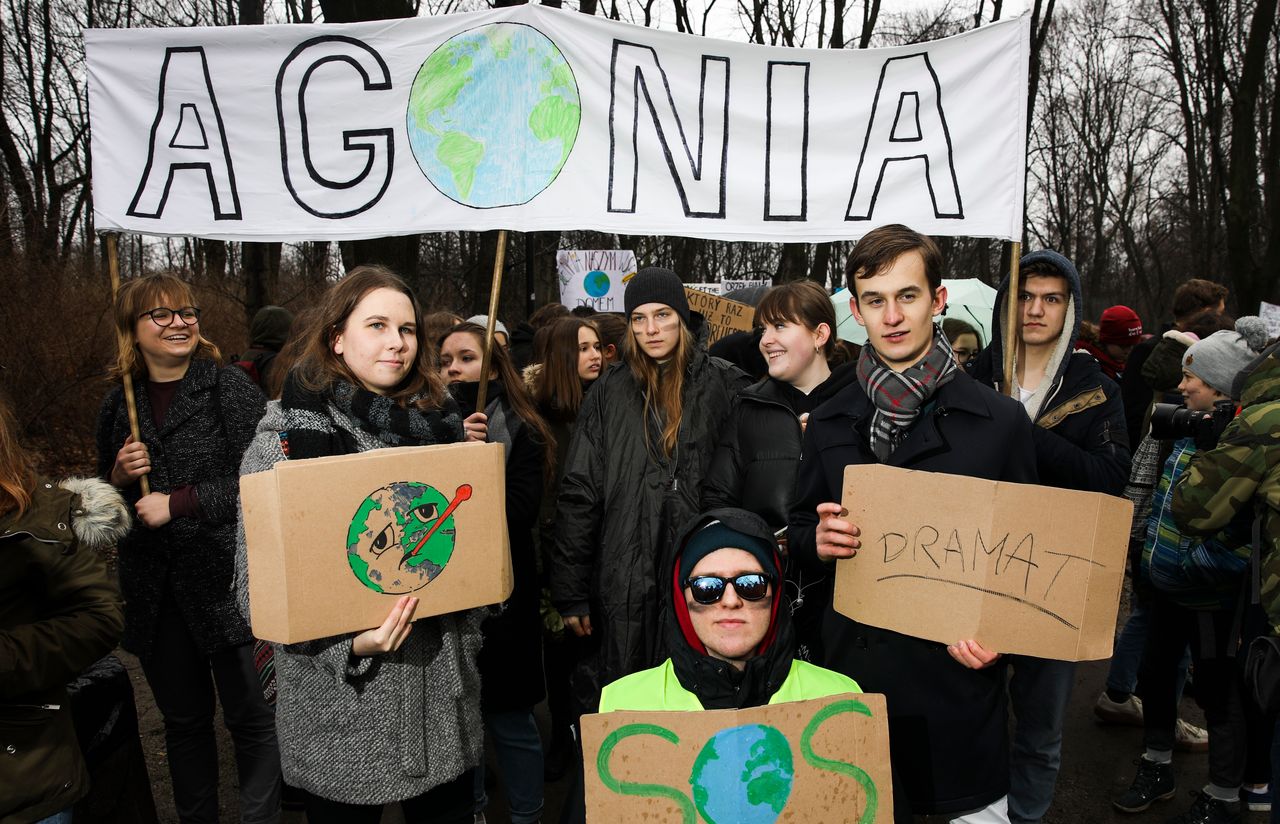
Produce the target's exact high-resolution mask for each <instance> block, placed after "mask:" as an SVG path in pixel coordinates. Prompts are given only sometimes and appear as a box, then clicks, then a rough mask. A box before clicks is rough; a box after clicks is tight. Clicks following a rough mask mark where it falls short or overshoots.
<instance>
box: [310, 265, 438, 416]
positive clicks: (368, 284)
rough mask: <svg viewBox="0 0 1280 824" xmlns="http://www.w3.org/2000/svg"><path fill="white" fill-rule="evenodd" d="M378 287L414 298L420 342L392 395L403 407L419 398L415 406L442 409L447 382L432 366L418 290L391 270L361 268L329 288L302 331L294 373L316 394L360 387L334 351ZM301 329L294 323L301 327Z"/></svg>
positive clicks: (416, 325)
mask: <svg viewBox="0 0 1280 824" xmlns="http://www.w3.org/2000/svg"><path fill="white" fill-rule="evenodd" d="M375 289H390V290H392V291H394V292H399V293H400V294H402V295H404V296H405V297H407V298H408V299H409V303H410V305H412V306H413V321H414V329H415V332H416V334H415V337H416V338H417V339H418V352H417V354H416V355H415V356H414V358H413V365H412V367H411V368H410V369H409V374H408V375H406V376H405V379H404V380H403V381H401V383H400V385H399V386H397V387H396V388H395V389H394V390H393V391H391V392H388V393H387V397H388V398H390V399H391V400H393V401H395V402H396V403H397V404H398V405H400V406H402V407H407V406H408V405H409V403H410V401H411V399H413V398H415V397H417V399H416V400H414V401H413V404H414V406H415V407H417V408H418V409H421V410H426V409H438V408H439V407H440V406H441V404H443V403H444V395H445V392H444V383H443V382H442V381H441V380H440V375H439V374H437V372H436V370H435V369H434V368H433V367H432V364H431V347H430V346H428V345H427V341H426V340H424V338H423V336H422V333H423V327H424V324H423V322H422V307H420V306H419V305H418V299H417V298H416V297H414V295H413V290H411V289H410V288H409V287H408V285H406V284H405V282H404V281H403V280H401V279H400V276H399V275H397V274H396V273H395V272H392V271H391V270H390V269H388V268H386V267H385V266H373V265H364V266H357V267H356V268H354V269H352V270H351V271H350V272H348V273H347V276H346V277H344V278H343V279H342V280H340V281H338V282H337V283H335V284H333V285H332V286H330V287H329V290H328V291H327V292H325V293H324V296H323V297H321V298H320V302H319V303H318V304H316V306H315V307H314V308H313V311H312V312H310V313H309V315H308V317H307V319H306V325H305V327H304V328H303V329H302V331H301V332H299V333H298V340H297V352H298V356H297V362H296V363H295V365H294V367H293V373H292V374H293V375H294V377H295V379H296V380H297V381H298V383H299V384H300V385H301V386H302V387H303V388H304V389H307V390H310V391H312V392H324V391H326V390H328V389H329V388H330V387H331V386H333V385H334V384H335V383H337V382H339V381H346V382H348V383H353V384H355V385H356V386H359V385H360V381H359V379H357V378H356V376H355V374H354V373H352V371H351V369H350V368H348V367H347V364H346V362H345V361H343V360H342V356H341V355H338V354H335V353H334V351H333V340H334V338H335V337H336V336H337V335H338V334H339V333H341V332H342V330H343V329H344V328H346V325H347V320H348V319H349V318H350V317H351V313H352V312H353V311H355V308H356V306H357V305H358V304H359V303H360V301H362V300H364V297H365V295H367V294H369V293H370V292H372V291H374V290H375ZM298 325H299V324H297V323H295V324H294V326H295V327H297V326H298Z"/></svg>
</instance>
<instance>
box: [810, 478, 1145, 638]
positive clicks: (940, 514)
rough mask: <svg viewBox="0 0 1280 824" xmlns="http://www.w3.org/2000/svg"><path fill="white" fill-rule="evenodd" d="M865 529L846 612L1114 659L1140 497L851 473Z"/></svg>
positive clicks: (844, 579)
mask: <svg viewBox="0 0 1280 824" xmlns="http://www.w3.org/2000/svg"><path fill="white" fill-rule="evenodd" d="M843 503H844V506H845V508H846V509H848V510H849V520H850V521H851V522H853V523H854V524H856V525H857V526H858V527H859V529H860V530H861V531H862V538H861V540H862V549H861V550H860V551H859V552H858V555H857V557H855V558H851V559H847V560H843V561H840V562H839V563H838V564H837V565H836V590H835V601H834V604H835V608H836V610H837V611H838V612H840V613H842V614H844V615H847V616H849V617H850V618H853V619H854V620H856V621H862V622H864V623H867V624H871V625H873V626H877V627H883V628H885V629H891V630H894V631H896V632H901V633H904V634H906V635H914V636H916V637H918V638H928V639H930V640H933V641H939V642H942V643H955V642H956V641H960V640H963V639H968V638H973V639H976V640H977V641H978V642H980V643H981V644H982V645H983V646H985V647H987V648H988V649H991V650H995V651H996V652H1004V653H1021V654H1025V655H1034V656H1037V657H1040V658H1056V659H1060V660H1063V661H1089V660H1095V659H1099V658H1106V657H1108V656H1110V655H1111V645H1112V641H1113V639H1114V636H1115V624H1116V612H1117V610H1118V609H1119V604H1120V586H1121V583H1122V582H1123V580H1124V569H1125V558H1126V555H1127V550H1128V542H1129V526H1130V522H1131V520H1132V516H1133V504H1131V503H1130V502H1129V501H1127V500H1125V499H1123V498H1117V497H1115V496H1112V495H1102V494H1099V493H1095V492H1079V491H1076V490H1068V489H1053V488H1050V487H1044V486H1033V485H1031V484H1014V483H1000V482H995V481H988V480H983V479H979V478H967V477H961V476H956V475H944V474H941V473H936V472H921V471H915V470H908V469H900V468H897V467H890V466H882V465H878V464H874V465H863V466H850V467H847V468H846V469H845V476H844V498H843Z"/></svg>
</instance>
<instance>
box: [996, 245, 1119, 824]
mask: <svg viewBox="0 0 1280 824" xmlns="http://www.w3.org/2000/svg"><path fill="white" fill-rule="evenodd" d="M1020 267H1021V270H1022V282H1021V283H1020V284H1019V287H1018V294H1017V296H1016V297H1017V303H1016V307H1017V308H1015V309H1013V311H1016V312H1018V339H1017V341H1016V343H1015V345H1016V358H1015V363H1016V367H1015V370H1014V374H1013V375H1011V376H1008V377H1007V378H1006V376H1005V375H1004V350H1005V341H1004V340H1003V339H1002V337H1001V332H1002V330H1003V329H1004V328H1005V318H1006V317H1007V312H1008V311H1009V309H1010V302H1009V281H1008V279H1006V280H1005V282H1004V283H1003V284H1001V286H1000V289H999V290H998V291H997V293H996V306H995V311H994V312H993V316H992V321H991V328H992V330H993V331H992V339H991V345H990V346H988V347H987V348H986V349H985V350H984V351H983V352H982V353H981V354H980V355H979V356H978V362H977V363H976V364H975V365H974V370H973V374H974V378H976V379H977V380H978V381H980V382H982V383H986V384H989V385H991V386H993V387H995V388H996V389H997V390H1001V391H1004V390H1005V389H1006V388H1007V387H1008V384H1009V382H1010V381H1012V384H1013V386H1014V388H1015V389H1016V390H1017V394H1018V398H1019V400H1021V401H1022V405H1023V407H1024V409H1025V410H1026V415H1027V417H1028V418H1029V419H1030V420H1032V421H1034V422H1035V424H1036V425H1035V427H1034V428H1033V430H1032V433H1033V440H1034V441H1035V447H1036V466H1037V469H1038V473H1039V475H1040V483H1042V484H1044V485H1046V486H1056V487H1060V488H1062V489H1080V490H1085V491H1088V492H1104V493H1107V494H1109V495H1119V494H1120V493H1121V492H1122V491H1123V489H1124V484H1125V481H1126V480H1127V479H1128V478H1129V442H1128V438H1127V437H1126V435H1125V419H1124V406H1123V404H1122V403H1121V400H1120V387H1119V386H1117V385H1116V384H1115V382H1114V381H1112V380H1111V379H1110V378H1108V377H1107V376H1106V375H1104V374H1103V372H1102V369H1101V367H1100V365H1099V363H1098V361H1096V360H1095V359H1094V358H1093V356H1092V355H1090V354H1088V353H1087V352H1073V351H1072V349H1073V345H1074V341H1075V340H1076V339H1077V338H1078V337H1079V335H1080V315H1081V306H1082V305H1083V303H1082V299H1081V290H1080V275H1079V273H1077V272H1076V267H1075V266H1074V265H1072V263H1071V261H1069V260H1067V259H1066V258H1065V257H1063V256H1062V255H1060V254H1058V253H1057V252H1053V251H1048V250H1043V251H1039V252H1032V253H1031V254H1029V255H1025V256H1024V257H1023V258H1022V261H1021V264H1020ZM1009 665H1010V666H1011V667H1012V668H1013V676H1012V678H1011V679H1010V681H1009V698H1010V700H1011V701H1012V703H1013V714H1014V718H1015V723H1014V737H1013V751H1012V754H1011V756H1012V757H1011V759H1010V761H1011V763H1010V768H1011V769H1010V776H1009V820H1010V821H1012V822H1015V824H1025V822H1036V821H1039V820H1040V819H1041V818H1042V817H1043V816H1044V814H1045V813H1046V812H1047V811H1048V809H1049V804H1050V803H1051V802H1052V801H1053V789H1054V785H1055V784H1056V783H1057V780H1058V767H1059V764H1060V762H1061V756H1062V724H1063V720H1064V718H1065V716H1066V710H1067V700H1068V698H1070V695H1071V684H1072V682H1073V681H1074V679H1075V664H1074V663H1072V662H1069V661H1054V660H1047V659H1044V658H1033V657H1030V656H1024V655H1013V656H1009Z"/></svg>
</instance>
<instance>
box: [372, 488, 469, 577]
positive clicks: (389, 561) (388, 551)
mask: <svg viewBox="0 0 1280 824" xmlns="http://www.w3.org/2000/svg"><path fill="white" fill-rule="evenodd" d="M448 510H449V499H448V498H446V497H445V496H444V495H443V494H442V493H441V492H440V490H438V489H436V488H435V487H434V486H430V485H428V484H424V483H418V482H415V481H398V482H396V483H390V484H387V485H386V486H383V487H379V488H378V489H375V490H374V491H373V492H371V493H369V494H368V495H367V496H366V497H365V499H364V500H363V501H361V503H360V506H359V507H358V508H357V510H356V514H355V515H354V516H353V517H352V518H351V525H350V526H349V527H348V529H347V562H348V563H349V564H350V565H351V571H352V572H353V573H355V576H356V580H358V581H359V582H360V583H362V584H364V585H365V586H366V587H368V588H369V589H371V590H373V591H374V592H382V593H386V594H388V595H403V594H405V593H409V592H415V591H416V590H419V589H421V588H422V587H424V586H426V585H427V584H429V583H431V581H432V579H434V578H435V577H436V576H437V575H439V574H440V573H441V572H443V571H444V567H445V564H447V563H449V558H450V557H451V556H452V555H453V548H454V545H455V544H456V542H457V528H456V526H455V524H454V515H453V513H451V512H449V511H448ZM441 515H447V517H445V518H444V519H443V521H442V520H441Z"/></svg>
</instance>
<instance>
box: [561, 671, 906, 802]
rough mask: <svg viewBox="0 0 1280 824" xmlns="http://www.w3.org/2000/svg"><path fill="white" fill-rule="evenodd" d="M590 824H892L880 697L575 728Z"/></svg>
mask: <svg viewBox="0 0 1280 824" xmlns="http://www.w3.org/2000/svg"><path fill="white" fill-rule="evenodd" d="M582 739H583V752H584V754H585V761H584V763H585V765H586V795H587V822H588V824H629V823H630V822H635V824H639V823H640V822H644V824H666V822H675V824H698V822H700V821H701V822H706V823H707V824H755V822H759V824H772V822H775V821H778V822H795V824H811V822H816V821H820V822H822V824H841V822H860V823H862V822H872V821H880V822H891V821H893V787H892V783H891V779H890V777H891V770H890V768H889V725H888V719H887V716H886V715H885V699H884V696H883V695H875V694H862V695H855V694H847V695H836V696H830V697H827V698H817V699H814V700H812V701H795V702H790V703H785V704H774V705H771V706H765V707H755V708H752V709H747V710H709V711H706V712H611V713H604V714H600V715H587V716H584V717H583V719H582Z"/></svg>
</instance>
